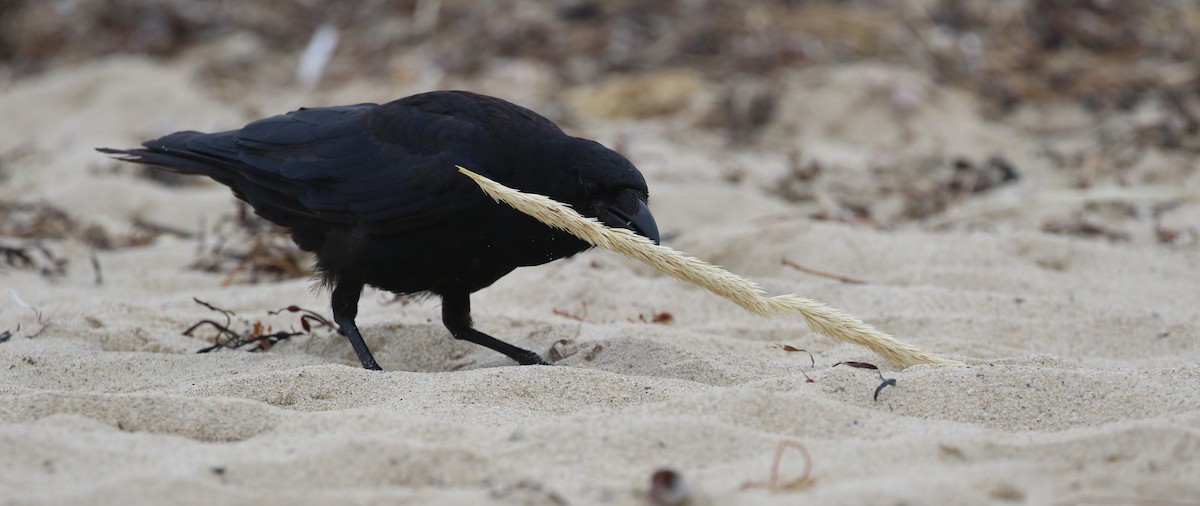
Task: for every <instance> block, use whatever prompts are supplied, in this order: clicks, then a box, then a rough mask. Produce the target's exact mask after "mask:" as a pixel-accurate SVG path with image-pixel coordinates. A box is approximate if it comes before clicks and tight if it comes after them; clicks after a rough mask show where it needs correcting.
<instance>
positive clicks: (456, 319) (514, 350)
mask: <svg viewBox="0 0 1200 506" xmlns="http://www.w3.org/2000/svg"><path fill="white" fill-rule="evenodd" d="M442 323H443V324H445V325H446V330H449V331H450V333H451V334H453V335H454V338H455V339H462V340H463V341H469V342H472V343H475V344H478V345H480V346H487V347H488V348H491V349H493V350H496V351H498V352H500V353H503V354H505V355H508V357H509V358H511V359H513V360H516V361H517V362H518V363H520V364H521V365H549V364H547V363H546V361H545V360H542V357H541V356H539V355H538V354H537V353H534V352H532V351H529V350H525V349H521V348H518V347H516V346H513V345H511V344H508V343H506V342H504V341H501V340H499V339H496V338H494V337H492V336H489V335H487V334H484V333H483V332H480V331H478V330H475V329H474V328H471V295H470V294H465V293H464V294H444V295H442Z"/></svg>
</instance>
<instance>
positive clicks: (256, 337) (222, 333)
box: [183, 298, 336, 353]
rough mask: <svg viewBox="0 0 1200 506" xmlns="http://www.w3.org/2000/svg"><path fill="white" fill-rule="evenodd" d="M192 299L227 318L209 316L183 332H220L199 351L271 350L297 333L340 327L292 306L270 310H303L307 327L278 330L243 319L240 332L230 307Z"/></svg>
mask: <svg viewBox="0 0 1200 506" xmlns="http://www.w3.org/2000/svg"><path fill="white" fill-rule="evenodd" d="M192 300H194V301H195V302H196V303H197V304H200V305H201V306H204V307H206V308H208V309H210V310H212V311H215V312H217V313H220V314H221V316H223V317H224V319H225V321H224V323H222V322H218V321H215V320H208V319H204V320H200V321H198V322H196V323H194V324H192V325H191V326H190V327H188V328H187V330H184V331H183V335H185V336H188V337H192V334H193V333H194V332H195V331H197V330H199V329H200V328H202V327H210V328H212V330H215V331H216V334H214V335H213V336H212V338H211V339H210V340H211V341H213V345H212V346H208V347H205V348H202V349H200V350H199V351H197V352H196V353H209V352H212V351H215V350H219V349H231V350H237V349H245V350H246V351H252V352H253V351H267V350H270V349H271V347H272V346H274V345H275V344H277V343H279V342H281V341H284V340H287V339H290V338H292V337H295V336H299V335H303V334H308V333H310V332H312V330H313V329H314V328H321V327H324V328H331V329H332V328H336V327H334V325H333V324H332V323H330V322H329V320H328V319H326V318H325V317H323V316H321V315H320V314H319V313H317V312H315V311H312V310H308V309H304V308H302V307H300V306H295V305H292V306H287V307H285V308H283V309H279V310H276V311H268V312H267V314H268V315H278V314H280V313H282V312H290V313H299V314H300V327H301V328H302V329H303V330H300V331H296V330H290V329H289V330H280V331H275V330H274V329H273V328H272V327H271V326H270V325H267V324H264V323H262V322H261V321H258V320H255V321H250V320H242V321H241V326H242V327H243V330H242V331H240V332H239V331H237V330H234V329H233V320H234V317H235V316H237V314H236V313H234V312H233V311H230V310H228V309H222V308H219V307H217V306H214V305H212V304H209V303H208V302H205V301H202V300H200V299H197V298H192Z"/></svg>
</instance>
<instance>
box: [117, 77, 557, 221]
mask: <svg viewBox="0 0 1200 506" xmlns="http://www.w3.org/2000/svg"><path fill="white" fill-rule="evenodd" d="M530 114H532V113H529V112H528V111H527V110H525V109H523V108H520V107H517V106H513V105H511V104H508V103H507V102H503V101H500V100H497V99H491V98H488V97H481V96H478V95H472V94H467V93H456V92H437V93H427V94H423V95H416V96H413V97H409V98H406V99H402V100H399V101H396V102H392V103H389V104H385V105H375V104H359V105H351V106H341V107H322V108H312V109H300V110H298V111H293V112H291V113H288V114H284V115H280V116H274V117H270V118H266V119H262V120H259V121H255V122H253V123H251V124H249V125H247V126H246V127H245V128H243V129H241V130H235V131H229V132H221V133H216V134H199V133H196V132H179V133H176V134H171V135H168V136H166V137H163V138H161V139H158V140H155V141H151V142H148V143H146V144H145V147H146V149H143V150H134V151H129V152H120V153H123V154H126V155H129V158H128V159H131V160H134V161H140V162H143V163H151V164H156V165H163V166H167V167H170V168H174V169H175V170H180V171H183V172H190V173H198V174H204V175H208V176H210V177H212V178H214V179H216V180H218V181H220V182H222V183H223V184H226V185H228V186H230V187H231V188H233V190H234V192H235V193H236V194H237V195H238V197H239V198H242V199H243V200H245V201H247V202H248V203H249V204H250V205H251V206H252V207H254V209H255V211H256V212H257V213H258V214H260V215H262V216H263V217H264V218H267V219H268V220H271V221H274V222H276V223H279V224H281V225H285V226H288V225H290V224H292V223H297V222H298V221H309V220H317V221H321V222H328V223H346V224H351V223H353V224H359V225H362V226H365V227H367V228H368V229H369V230H372V231H377V232H385V233H395V232H402V231H404V230H408V229H412V228H419V227H422V226H426V225H429V224H434V223H437V222H440V221H443V220H444V219H445V218H447V217H448V216H452V215H454V214H456V213H459V212H463V211H465V210H467V209H470V208H473V207H477V206H482V205H485V204H487V203H489V202H490V200H489V199H487V197H486V196H484V194H483V193H482V192H481V191H480V190H479V189H478V188H477V187H476V186H475V185H474V184H473V183H472V182H471V181H470V179H469V178H466V177H463V176H462V175H461V174H459V173H458V172H457V170H455V168H454V166H455V165H462V166H464V167H467V168H470V169H471V170H474V171H476V172H479V173H481V174H484V175H488V176H489V177H498V178H499V179H506V178H505V177H503V176H504V175H505V174H498V172H501V173H502V172H506V171H507V170H509V168H508V167H507V166H506V164H505V161H504V160H503V159H502V158H503V157H501V156H499V154H498V150H502V149H504V144H503V143H497V142H496V139H495V137H496V135H495V134H496V132H493V131H492V130H494V129H495V128H496V125H501V126H507V127H508V129H513V130H520V131H526V132H531V133H533V134H545V135H562V133H561V130H558V128H557V127H555V126H554V125H553V123H550V122H549V121H548V120H545V119H544V118H541V117H540V116H537V115H532V116H530ZM505 116H511V117H505ZM498 119H499V120H503V121H497V120H498ZM500 134H501V136H503V137H507V135H504V134H503V133H500Z"/></svg>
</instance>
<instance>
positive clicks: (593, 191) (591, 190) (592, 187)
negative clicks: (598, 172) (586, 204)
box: [583, 179, 600, 197]
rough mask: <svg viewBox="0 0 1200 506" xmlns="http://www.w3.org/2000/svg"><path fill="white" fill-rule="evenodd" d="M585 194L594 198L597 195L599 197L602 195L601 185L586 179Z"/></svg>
mask: <svg viewBox="0 0 1200 506" xmlns="http://www.w3.org/2000/svg"><path fill="white" fill-rule="evenodd" d="M583 193H586V194H588V195H590V196H593V197H594V196H596V195H599V194H600V183H597V182H595V181H592V180H587V179H585V180H584V181H583Z"/></svg>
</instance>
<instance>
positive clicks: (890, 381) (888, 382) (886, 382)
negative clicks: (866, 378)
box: [833, 361, 896, 402]
mask: <svg viewBox="0 0 1200 506" xmlns="http://www.w3.org/2000/svg"><path fill="white" fill-rule="evenodd" d="M839 365H847V366H850V367H854V368H856V369H871V370H873V371H875V372H876V373H877V374H879V380H880V381H882V382H883V383H880V384H879V386H877V387H875V395H874V396H873V397H872V398H873V399H874V401H875V402H879V392H880V391H882V390H883V388H884V387H888V386H893V387H894V386H896V379H895V378H884V377H883V372H882V371H880V370H879V366H877V365H875V364H869V363H867V362H853V361H846V362H838V363H836V364H833V367H837V366H839Z"/></svg>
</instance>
